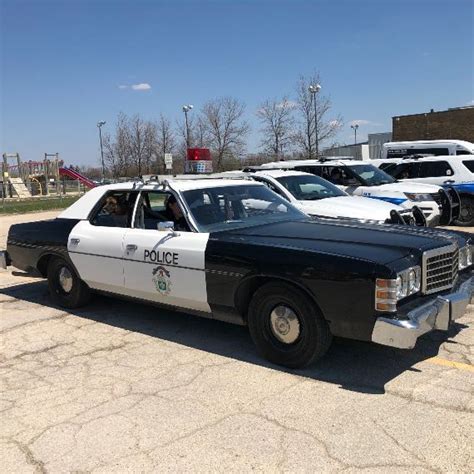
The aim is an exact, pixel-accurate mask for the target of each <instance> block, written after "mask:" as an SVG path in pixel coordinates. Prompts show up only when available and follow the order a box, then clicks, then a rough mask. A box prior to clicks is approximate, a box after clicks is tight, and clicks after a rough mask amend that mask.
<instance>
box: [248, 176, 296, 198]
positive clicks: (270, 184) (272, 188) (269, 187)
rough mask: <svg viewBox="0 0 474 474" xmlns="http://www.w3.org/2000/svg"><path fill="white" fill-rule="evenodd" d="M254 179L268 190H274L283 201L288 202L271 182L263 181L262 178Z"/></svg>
mask: <svg viewBox="0 0 474 474" xmlns="http://www.w3.org/2000/svg"><path fill="white" fill-rule="evenodd" d="M254 179H255V181H258V182H259V183H263V184H264V185H265V186H266V187H267V188H268V189H270V190H272V191H273V192H274V193H277V194H278V195H279V196H281V197H282V198H283V199H286V200H287V201H288V198H287V197H286V196H285V195H284V194H283V193H282V192H281V191H280V190H279V189H278V188H277V187H276V186H275V185H274V184H273V183H271V182H270V181H267V180H266V179H262V178H257V177H256V178H254Z"/></svg>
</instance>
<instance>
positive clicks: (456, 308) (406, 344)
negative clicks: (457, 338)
mask: <svg viewBox="0 0 474 474" xmlns="http://www.w3.org/2000/svg"><path fill="white" fill-rule="evenodd" d="M473 293H474V277H470V278H469V279H467V280H466V281H464V282H463V283H461V284H460V285H459V286H458V287H457V289H456V291H454V292H452V293H448V294H442V295H439V296H437V297H436V298H433V299H432V300H430V301H428V302H427V303H424V304H422V305H421V306H418V307H416V308H414V309H412V310H411V311H409V312H408V313H407V314H406V318H404V319H391V318H386V317H379V318H377V321H376V322H375V326H374V330H373V331H372V341H373V342H376V343H378V344H383V345H385V346H392V347H398V348H399V349H412V348H413V347H415V344H416V341H417V339H418V338H419V337H420V336H421V335H422V334H425V333H427V332H430V331H432V330H433V329H440V330H442V331H447V330H448V328H449V325H450V323H451V321H455V320H456V319H459V318H460V317H461V316H463V315H464V313H465V311H466V308H467V305H468V304H469V303H470V302H471V299H472V296H473Z"/></svg>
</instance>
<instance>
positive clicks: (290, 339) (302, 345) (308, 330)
mask: <svg viewBox="0 0 474 474" xmlns="http://www.w3.org/2000/svg"><path fill="white" fill-rule="evenodd" d="M248 324H249V329H250V335H251V336H252V339H253V341H254V343H255V345H256V346H257V349H258V350H259V352H260V353H261V354H262V355H263V357H265V358H266V359H268V360H269V361H271V362H274V363H275V364H278V365H283V366H286V367H290V368H299V367H304V366H306V365H309V364H310V363H312V362H314V361H316V360H317V359H319V358H321V357H322V356H323V355H324V354H325V353H326V351H327V350H328V349H329V346H330V345H331V341H332V335H331V332H330V330H329V327H328V324H327V322H326V321H325V319H324V318H323V316H322V314H321V312H320V311H319V309H318V308H317V307H316V305H315V304H314V302H313V301H312V300H311V299H310V298H309V297H308V296H307V295H306V294H305V293H304V292H303V291H301V290H299V289H297V288H294V287H292V286H291V285H287V284H285V283H267V284H266V285H264V286H262V287H261V288H259V289H258V290H257V291H256V293H255V295H254V297H253V298H252V300H251V302H250V305H249V311H248Z"/></svg>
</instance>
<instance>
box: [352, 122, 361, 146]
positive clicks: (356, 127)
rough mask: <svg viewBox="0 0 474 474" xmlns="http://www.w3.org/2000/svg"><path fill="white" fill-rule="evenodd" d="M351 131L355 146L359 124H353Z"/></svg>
mask: <svg viewBox="0 0 474 474" xmlns="http://www.w3.org/2000/svg"><path fill="white" fill-rule="evenodd" d="M351 128H352V130H354V145H357V129H358V128H359V124H358V123H355V124H353V125H351Z"/></svg>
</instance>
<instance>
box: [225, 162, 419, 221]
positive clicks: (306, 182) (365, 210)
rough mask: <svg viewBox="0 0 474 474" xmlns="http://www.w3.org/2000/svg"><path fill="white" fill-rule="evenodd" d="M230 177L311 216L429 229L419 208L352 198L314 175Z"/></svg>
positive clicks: (287, 173)
mask: <svg viewBox="0 0 474 474" xmlns="http://www.w3.org/2000/svg"><path fill="white" fill-rule="evenodd" d="M224 174H225V173H224ZM230 174H231V175H234V176H249V177H251V178H252V179H254V180H255V181H259V182H261V183H263V184H265V185H266V186H267V187H268V188H270V189H271V190H272V191H274V192H275V193H277V194H279V195H280V196H281V197H283V198H284V199H286V200H287V201H289V202H291V203H292V204H293V205H294V206H295V207H297V208H298V209H300V210H301V211H303V212H304V213H305V214H308V215H310V216H316V217H325V218H330V219H349V220H354V221H360V222H372V223H374V224H407V225H418V226H426V219H425V217H424V215H423V212H422V211H421V209H419V208H417V207H416V206H415V207H413V208H412V209H404V208H403V207H401V206H397V205H396V204H391V203H388V202H384V201H379V200H375V199H369V198H365V197H362V196H350V195H349V194H347V193H346V192H344V191H342V190H341V189H339V188H338V187H337V186H335V185H334V184H332V183H330V182H329V181H327V180H325V179H323V178H321V177H320V176H315V175H314V174H311V173H305V172H303V171H291V170H272V169H269V170H263V171H255V172H248V173H239V172H231V173H230Z"/></svg>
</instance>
